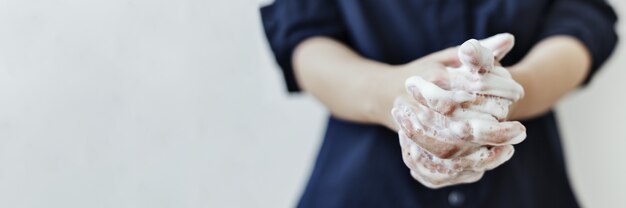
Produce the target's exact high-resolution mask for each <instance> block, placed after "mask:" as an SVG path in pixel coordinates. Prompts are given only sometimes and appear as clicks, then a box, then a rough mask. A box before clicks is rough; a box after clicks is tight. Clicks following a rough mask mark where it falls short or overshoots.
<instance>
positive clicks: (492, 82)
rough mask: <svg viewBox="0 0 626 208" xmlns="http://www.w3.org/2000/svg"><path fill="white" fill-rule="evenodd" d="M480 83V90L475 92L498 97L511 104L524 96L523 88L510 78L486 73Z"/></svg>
mask: <svg viewBox="0 0 626 208" xmlns="http://www.w3.org/2000/svg"><path fill="white" fill-rule="evenodd" d="M480 83H481V84H480V85H479V86H480V89H479V91H478V92H477V93H480V94H485V95H493V96H498V97H502V98H504V99H509V100H511V101H513V102H516V101H518V100H519V99H520V98H522V96H524V88H523V87H522V86H521V85H520V84H519V83H517V82H516V81H515V80H513V79H511V78H505V77H501V76H497V75H495V74H492V73H487V74H484V76H483V77H482V80H481V82H480ZM474 90H476V89H474Z"/></svg>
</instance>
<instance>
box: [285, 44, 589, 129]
mask: <svg viewBox="0 0 626 208" xmlns="http://www.w3.org/2000/svg"><path fill="white" fill-rule="evenodd" d="M456 54H457V50H456V49H455V48H449V49H445V50H442V51H438V52H435V53H432V54H430V55H427V56H424V57H422V58H419V59H417V60H415V61H412V62H410V63H407V64H404V65H395V66H394V65H389V64H385V63H380V62H376V61H373V60H369V59H366V58H363V57H361V56H359V55H358V54H357V53H355V52H354V51H353V50H351V49H350V48H348V47H347V46H346V45H344V44H342V43H340V42H338V41H335V40H333V39H331V38H326V37H314V38H309V39H307V40H305V41H303V42H302V43H300V44H299V45H298V46H297V47H296V50H295V52H294V54H293V57H292V59H293V63H294V70H295V74H296V80H297V81H298V83H299V84H300V87H301V88H302V89H303V90H304V91H306V92H308V93H310V94H312V95H313V96H314V97H315V98H317V100H319V101H320V102H322V104H324V106H326V107H327V108H328V109H329V110H330V112H331V113H332V114H333V115H334V116H335V117H337V118H339V119H343V120H347V121H352V122H357V123H370V124H380V125H384V126H386V127H388V128H389V129H392V130H395V131H397V130H399V129H398V127H397V126H396V125H395V121H394V119H393V118H392V116H391V115H390V114H389V112H390V111H391V109H392V108H393V103H394V100H395V99H396V97H398V96H404V97H408V96H409V95H407V93H406V92H405V87H404V82H405V80H406V79H408V78H409V77H412V76H415V75H417V76H421V77H428V76H432V75H431V74H434V73H436V72H434V71H436V70H445V67H446V66H455V65H459V61H458V58H457V56H456ZM590 66H591V56H590V55H589V52H588V51H587V49H586V48H585V47H584V45H583V44H582V43H581V42H579V41H578V40H576V39H574V38H572V37H568V36H553V37H551V38H547V39H545V40H543V41H541V42H540V43H538V44H537V45H535V46H534V47H533V49H532V50H531V51H530V52H529V53H528V54H527V55H526V57H525V58H524V59H523V60H522V61H520V62H519V63H517V64H515V65H513V66H510V67H508V70H509V72H510V73H511V75H512V77H513V79H514V80H515V81H516V82H518V83H520V84H521V85H522V87H523V88H524V91H525V96H524V98H522V99H521V100H520V101H518V102H517V103H515V104H513V106H512V107H511V109H510V112H509V115H508V119H509V120H523V119H528V118H533V117H536V116H539V115H541V114H542V113H545V112H547V111H548V110H549V109H550V108H551V107H552V106H553V105H554V104H556V102H557V101H558V100H559V99H560V98H562V97H563V96H564V95H566V94H567V93H568V92H570V91H573V90H574V89H576V87H577V86H578V85H580V84H581V83H582V81H583V79H584V78H585V76H586V75H587V73H589V68H590Z"/></svg>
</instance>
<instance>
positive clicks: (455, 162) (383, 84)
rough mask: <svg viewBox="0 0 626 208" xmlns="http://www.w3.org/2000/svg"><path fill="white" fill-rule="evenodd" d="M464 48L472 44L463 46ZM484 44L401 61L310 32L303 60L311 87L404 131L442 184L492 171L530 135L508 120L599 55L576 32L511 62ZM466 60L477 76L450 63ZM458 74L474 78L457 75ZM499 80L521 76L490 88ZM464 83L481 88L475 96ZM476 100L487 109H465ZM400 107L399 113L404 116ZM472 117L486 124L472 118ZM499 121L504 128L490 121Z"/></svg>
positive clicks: (349, 112) (417, 173) (300, 70)
mask: <svg viewBox="0 0 626 208" xmlns="http://www.w3.org/2000/svg"><path fill="white" fill-rule="evenodd" d="M483 43H484V45H486V46H487V47H491V49H492V50H493V52H494V55H495V60H496V62H497V60H499V59H500V58H502V56H503V55H504V54H506V52H504V53H503V54H498V50H499V48H502V47H498V46H501V45H499V44H498V43H496V44H494V43H493V42H491V43H490V42H489V41H483ZM504 48H506V47H504ZM461 49H463V47H461ZM509 49H510V48H509ZM457 51H461V52H463V51H465V53H461V52H460V53H458V56H457ZM505 51H508V49H506V50H505ZM472 52H475V53H472ZM476 52H481V50H474V51H472V50H458V49H457V48H451V49H446V50H442V51H439V52H435V53H433V54H430V55H428V56H425V57H422V58H420V59H417V60H415V61H412V62H410V63H407V64H404V65H398V66H392V65H387V64H384V63H379V62H375V61H372V60H368V59H365V58H363V57H360V56H359V55H358V54H356V53H355V52H353V51H352V50H351V49H349V48H348V47H347V46H345V45H343V44H341V43H339V42H337V41H334V40H332V39H329V38H324V37H316V38H311V39H308V40H306V41H304V42H302V43H301V44H300V45H299V46H298V47H297V48H296V51H295V53H294V56H293V60H294V69H295V72H296V79H297V80H298V82H299V83H300V85H301V87H302V88H303V89H304V90H305V91H307V92H309V93H311V94H312V95H313V96H315V97H316V98H317V99H318V100H320V101H321V102H322V103H323V104H324V105H325V106H326V107H327V108H328V109H329V110H330V111H331V112H332V113H333V115H334V116H335V117H337V118H340V119H344V120H348V121H352V122H360V123H373V124H380V125H384V126H387V127H388V128H390V129H392V130H396V131H399V135H400V144H401V146H402V150H403V159H404V161H405V164H406V165H407V167H409V168H410V170H411V171H410V172H411V175H412V176H413V177H414V178H415V179H416V180H418V181H420V182H421V183H422V184H424V185H426V186H428V187H431V188H438V187H442V186H447V185H453V184H458V183H469V182H473V181H476V180H478V179H480V177H482V174H483V173H484V171H486V170H490V169H492V168H495V167H497V166H498V165H500V164H502V163H503V162H505V161H506V160H508V159H509V158H510V156H511V155H512V154H513V147H512V146H511V144H515V143H518V142H520V141H521V140H520V139H519V134H520V133H519V132H520V131H521V132H523V131H524V129H521V128H520V127H519V125H521V124H519V123H514V122H506V121H505V120H507V119H508V120H519V119H526V118H532V117H534V116H538V115H541V114H542V113H544V112H546V111H548V110H549V109H550V108H551V107H552V106H553V105H554V104H555V103H556V102H557V101H558V100H559V99H560V98H561V97H562V96H564V95H565V94H567V93H568V92H569V91H572V90H574V89H575V88H576V87H577V86H578V85H579V84H580V83H581V82H582V80H583V78H584V77H585V75H586V74H587V73H588V71H589V67H590V65H591V58H590V55H589V53H588V52H587V50H586V48H585V47H584V46H583V45H582V44H581V43H580V42H578V41H577V40H576V39H573V38H570V37H566V36H555V37H551V38H548V39H545V40H543V41H542V42H540V43H538V44H537V45H536V46H535V47H534V48H533V49H532V50H531V51H530V52H529V53H528V54H527V56H526V57H525V58H524V59H523V60H522V61H521V62H519V63H518V64H515V65H514V66H510V67H508V70H504V71H502V70H501V69H500V68H497V67H498V66H496V65H495V64H494V62H493V60H490V59H489V58H490V57H488V58H485V56H481V55H480V53H476ZM500 52H502V51H500ZM459 60H461V61H459ZM464 60H465V61H464ZM477 60H478V61H477ZM490 61H491V62H490ZM463 64H465V67H466V68H467V67H468V66H469V68H470V71H472V70H473V73H477V74H478V75H476V76H474V78H472V76H456V78H453V76H450V74H451V73H458V72H455V71H450V70H449V68H450V67H459V66H460V67H461V68H463ZM494 68H495V70H494ZM446 72H447V73H446ZM446 74H447V75H446ZM414 76H417V78H418V79H415V77H414ZM410 77H414V78H413V79H414V80H413V81H412V82H409V81H407V86H406V87H407V88H408V93H407V91H406V90H405V89H404V88H405V87H404V86H403V83H405V80H407V79H408V78H410ZM459 77H460V78H459ZM420 79H421V80H422V81H420ZM457 79H461V80H470V81H466V82H455V81H454V80H457ZM472 79H473V80H474V81H476V80H478V82H472ZM409 80H411V79H409ZM416 80H417V81H416ZM489 80H491V81H489ZM493 80H500V81H493ZM454 83H457V84H454ZM458 83H464V84H458ZM467 83H470V84H467ZM471 83H474V84H471ZM476 83H477V84H476ZM485 83H486V84H485ZM489 83H514V84H497V85H493V87H491V88H485V86H490V85H489ZM517 83H519V84H521V87H522V89H523V91H525V92H526V94H525V96H524V97H523V98H521V99H520V97H521V95H516V94H515V93H510V92H514V91H515V88H516V87H515V85H516V84H517ZM428 84H433V86H436V87H439V88H441V89H443V90H447V91H449V92H451V93H450V94H448V95H449V96H447V97H445V96H444V97H443V98H439V97H438V98H437V99H433V97H432V96H433V95H429V94H428V93H427V92H428V91H425V90H424V89H427V88H426V87H424V86H428ZM476 86H478V87H476ZM411 87H412V88H411ZM431 87H432V86H431ZM518 87H519V86H518ZM463 92H470V94H472V95H476V94H477V93H479V95H480V96H474V97H471V96H470V97H468V96H464V95H463ZM507 92H509V93H507ZM507 95H510V96H508V97H507ZM428 96H431V97H430V98H428ZM398 98H399V99H398ZM518 99H520V100H519V101H518ZM394 100H404V101H405V102H404V103H402V102H395V105H396V108H395V109H394V112H393V113H392V114H393V115H392V114H390V113H389V112H390V111H391V109H392V108H393V106H394ZM505 101H510V102H505ZM516 101H517V102H516ZM489 102H491V103H492V104H494V103H495V104H494V105H496V106H497V105H503V106H505V107H509V108H508V109H506V112H507V113H504V114H506V115H507V116H504V115H501V114H502V113H500V114H498V113H497V112H491V111H490V110H489V109H493V108H487V107H484V106H487V105H486V104H485V103H489ZM511 103H513V104H512V105H510V106H509V104H511ZM481 106H483V107H481ZM468 109H469V110H471V111H475V112H477V113H474V114H467V113H465V114H464V113H462V112H465V110H468ZM459 112H461V113H459ZM485 115H488V116H485ZM392 117H396V119H395V121H394V119H393V118H392ZM472 119H474V120H476V121H473V120H472ZM472 122H474V123H478V124H481V125H472ZM396 123H397V124H399V125H396ZM517 124H519V125H517ZM451 125H452V126H451ZM516 126H517V127H516ZM522 127H523V126H522ZM477 128H478V129H480V128H483V129H487V130H485V131H482V132H483V133H484V134H478V135H476V134H474V133H470V132H476V129H477ZM494 128H495V129H496V130H494V131H491V132H490V131H488V129H494ZM433 129H434V130H437V131H433ZM434 132H438V134H436V133H434ZM478 132H481V131H478ZM524 137H525V135H524ZM516 138H517V139H516ZM522 139H523V138H522ZM410 153H413V155H410ZM487 153H488V154H487ZM477 154H479V156H476V155H477ZM481 161H491V162H481Z"/></svg>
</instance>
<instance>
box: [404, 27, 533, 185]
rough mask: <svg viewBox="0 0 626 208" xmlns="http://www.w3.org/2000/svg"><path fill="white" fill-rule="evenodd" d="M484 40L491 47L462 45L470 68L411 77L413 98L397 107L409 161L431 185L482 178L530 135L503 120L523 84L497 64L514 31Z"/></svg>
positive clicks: (414, 173)
mask: <svg viewBox="0 0 626 208" xmlns="http://www.w3.org/2000/svg"><path fill="white" fill-rule="evenodd" d="M483 44H485V45H487V46H488V47H491V48H490V49H491V50H489V49H486V48H483V47H482V46H481V44H479V43H478V42H477V41H475V40H470V41H467V42H466V43H465V44H463V45H462V46H461V47H460V48H459V58H460V60H461V62H462V63H463V65H464V67H460V68H458V69H448V70H446V71H443V70H438V71H433V70H431V71H426V72H427V73H421V74H420V76H416V77H412V78H410V79H408V80H407V82H406V83H407V84H406V87H407V91H408V92H409V93H410V94H411V95H412V96H411V97H412V98H413V99H407V98H406V97H405V98H403V99H402V98H401V99H399V100H400V101H398V102H396V104H395V106H394V109H393V112H392V114H393V117H394V118H395V119H396V122H397V123H398V124H399V126H400V131H399V136H400V144H401V146H402V149H403V159H404V161H405V164H406V165H407V166H408V167H409V168H410V169H411V174H412V176H413V177H414V178H415V179H417V180H418V181H420V182H421V183H422V184H424V185H426V186H428V187H431V188H437V187H442V186H446V185H453V184H458V183H469V182H473V181H476V180H478V179H480V178H481V177H482V174H483V173H484V171H486V170H490V169H493V168H495V167H497V166H499V165H500V164H502V163H504V162H505V161H507V160H508V159H509V158H510V157H511V156H512V154H513V151H514V149H513V147H512V146H511V145H512V144H517V143H519V142H521V141H522V140H523V139H524V138H525V136H526V135H525V128H524V126H523V125H521V123H519V122H504V121H503V120H505V119H506V114H507V112H508V107H509V105H510V104H511V103H513V102H515V101H517V100H518V99H520V98H521V96H523V89H522V88H521V86H519V84H517V83H516V82H515V81H514V80H512V78H511V77H510V74H508V71H506V69H504V68H502V67H499V66H495V64H494V56H495V59H496V61H498V60H499V59H501V58H502V57H503V56H504V55H505V54H506V53H507V52H508V51H509V50H510V49H511V47H512V44H513V40H512V36H510V35H497V36H494V37H492V38H489V39H486V40H483ZM435 54H439V55H441V54H442V53H441V52H439V53H435ZM435 57H437V56H435ZM426 58H428V56H427V57H426ZM418 61H419V60H418ZM418 61H416V62H418ZM418 63H419V62H418ZM409 65H410V64H409ZM403 100H404V101H403ZM499 121H503V122H499Z"/></svg>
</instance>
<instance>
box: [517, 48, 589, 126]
mask: <svg viewBox="0 0 626 208" xmlns="http://www.w3.org/2000/svg"><path fill="white" fill-rule="evenodd" d="M590 68H591V55H590V54H589V52H588V51H587V49H586V48H585V46H584V45H583V44H582V43H581V42H579V41H578V40H576V39H574V38H572V37H568V36H554V37H551V38H548V39H545V40H543V41H541V42H540V43H538V44H537V45H536V46H535V47H534V48H533V49H532V50H531V51H530V52H529V53H528V54H527V55H526V57H525V58H524V59H523V60H522V61H520V62H519V63H518V64H516V65H514V66H512V67H510V69H511V70H510V72H511V74H512V76H513V78H514V79H515V80H516V81H517V82H519V83H520V84H521V85H522V86H523V87H524V90H525V92H526V96H525V97H524V98H523V99H522V100H520V101H519V102H517V103H515V104H514V106H513V107H512V108H511V113H510V114H509V118H510V119H511V120H523V119H528V118H532V117H535V116H538V115H540V114H542V113H545V112H546V111H548V110H549V109H550V108H552V106H553V105H554V104H556V102H558V100H559V99H560V98H561V97H563V96H564V95H565V94H567V93H568V92H570V91H572V90H574V89H576V88H577V86H579V85H580V84H581V83H582V82H583V80H584V78H585V77H586V76H587V74H588V73H589V71H590Z"/></svg>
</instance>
